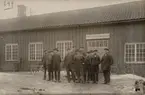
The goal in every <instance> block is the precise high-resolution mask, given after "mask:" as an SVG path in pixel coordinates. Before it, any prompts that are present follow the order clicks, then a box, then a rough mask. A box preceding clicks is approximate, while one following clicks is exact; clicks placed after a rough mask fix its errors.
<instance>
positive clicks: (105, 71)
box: [101, 48, 113, 84]
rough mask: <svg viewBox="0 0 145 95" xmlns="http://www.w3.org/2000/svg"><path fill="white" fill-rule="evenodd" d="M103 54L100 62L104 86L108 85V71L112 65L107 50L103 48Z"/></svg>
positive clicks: (111, 58) (111, 59)
mask: <svg viewBox="0 0 145 95" xmlns="http://www.w3.org/2000/svg"><path fill="white" fill-rule="evenodd" d="M104 50H105V54H104V56H103V57H102V60H101V69H102V71H103V74H104V84H108V83H110V70H111V65H112V64H113V57H112V56H111V55H110V53H109V49H108V48H105V49H104Z"/></svg>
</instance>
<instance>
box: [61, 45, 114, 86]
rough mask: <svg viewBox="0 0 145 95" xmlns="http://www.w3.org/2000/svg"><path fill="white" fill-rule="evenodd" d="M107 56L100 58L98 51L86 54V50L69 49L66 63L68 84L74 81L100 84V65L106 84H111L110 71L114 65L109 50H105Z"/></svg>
mask: <svg viewBox="0 0 145 95" xmlns="http://www.w3.org/2000/svg"><path fill="white" fill-rule="evenodd" d="M104 51H105V54H104V56H103V57H102V58H100V56H99V53H98V50H91V51H89V52H87V53H85V51H84V48H83V47H81V48H80V49H68V54H67V55H66V57H65V60H64V63H65V67H66V71H67V79H68V82H70V81H71V79H72V80H73V82H77V83H80V82H82V83H86V82H90V81H92V82H93V83H98V75H99V71H100V70H99V65H100V64H101V69H102V71H103V75H104V84H108V83H110V70H111V65H112V64H113V58H112V56H111V55H110V53H109V49H108V48H105V49H104Z"/></svg>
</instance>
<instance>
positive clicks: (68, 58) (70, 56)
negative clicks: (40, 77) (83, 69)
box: [64, 49, 75, 82]
mask: <svg viewBox="0 0 145 95" xmlns="http://www.w3.org/2000/svg"><path fill="white" fill-rule="evenodd" d="M72 64H73V52H72V51H71V49H68V50H67V55H66V56H65V59H64V65H65V68H66V72H67V79H68V82H70V81H71V75H72V79H73V81H74V82H75V75H74V72H73V70H72ZM70 73H71V74H70Z"/></svg>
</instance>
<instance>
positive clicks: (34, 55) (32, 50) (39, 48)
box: [29, 42, 43, 61]
mask: <svg viewBox="0 0 145 95" xmlns="http://www.w3.org/2000/svg"><path fill="white" fill-rule="evenodd" d="M42 57H43V43H41V42H36V43H30V44H29V61H41V59H42Z"/></svg>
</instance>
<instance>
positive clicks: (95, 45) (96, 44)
mask: <svg viewBox="0 0 145 95" xmlns="http://www.w3.org/2000/svg"><path fill="white" fill-rule="evenodd" d="M108 42H109V39H95V40H87V49H88V51H90V50H94V49H97V50H98V53H99V56H100V57H102V56H103V55H104V48H108V46H109V43H108Z"/></svg>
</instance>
